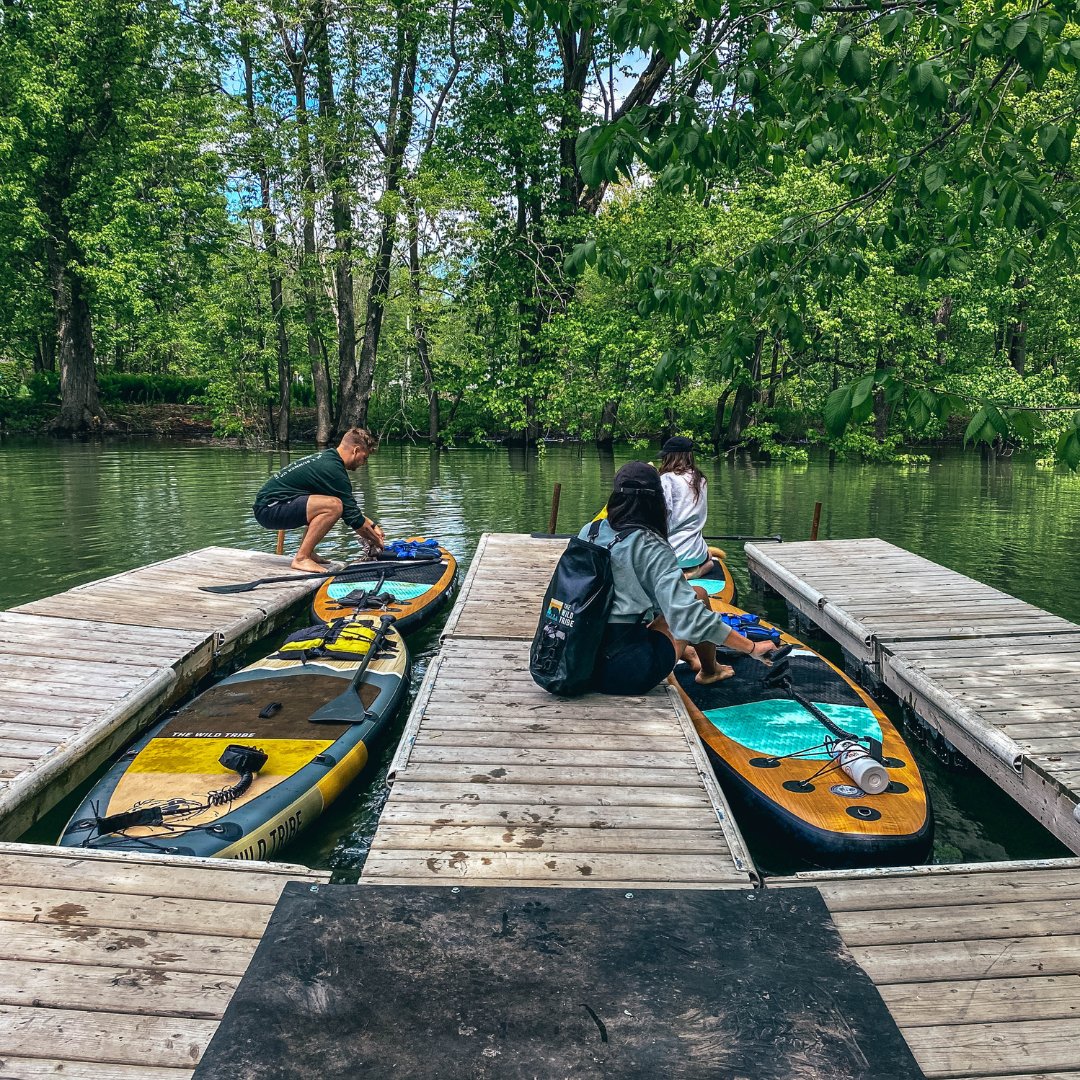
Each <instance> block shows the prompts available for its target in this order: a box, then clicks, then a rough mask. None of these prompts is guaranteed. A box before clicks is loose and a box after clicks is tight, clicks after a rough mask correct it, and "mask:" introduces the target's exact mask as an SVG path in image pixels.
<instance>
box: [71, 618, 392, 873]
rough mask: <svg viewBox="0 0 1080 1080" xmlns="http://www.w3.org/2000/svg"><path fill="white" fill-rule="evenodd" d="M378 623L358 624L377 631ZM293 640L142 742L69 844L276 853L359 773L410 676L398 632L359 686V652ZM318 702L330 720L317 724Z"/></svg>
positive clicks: (82, 812)
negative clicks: (331, 651)
mask: <svg viewBox="0 0 1080 1080" xmlns="http://www.w3.org/2000/svg"><path fill="white" fill-rule="evenodd" d="M375 621H376V620H373V619H370V618H368V619H366V620H352V621H351V622H352V623H359V622H362V623H363V624H366V627H367V628H368V629H374V626H373V624H374V623H375ZM339 628H340V624H339ZM318 629H319V630H323V629H325V628H323V627H321V626H320V627H319V628H318ZM355 629H356V626H350V627H349V630H350V632H352V631H353V630H355ZM315 630H316V628H312V632H315ZM345 636H346V635H339V637H340V638H341V640H344V639H345ZM293 637H294V638H297V639H298V640H297V641H296V642H294V644H297V645H300V646H304V647H305V648H301V649H299V650H296V651H293V652H291V653H290V652H286V653H282V652H280V651H279V652H277V653H275V654H273V655H272V656H270V657H267V658H266V659H263V660H260V661H259V662H258V663H255V664H252V665H250V666H249V667H246V668H244V669H243V670H241V671H238V672H236V674H234V675H230V676H229V677H228V678H226V679H223V680H222V681H221V682H220V683H218V684H217V685H216V686H213V687H211V688H210V689H209V690H207V691H206V692H205V693H202V694H200V695H199V696H198V697H196V698H195V699H194V700H193V701H191V702H190V703H189V704H187V705H185V706H183V707H182V708H181V709H179V710H178V711H177V712H175V713H174V714H173V715H171V716H169V717H167V718H166V719H165V720H163V721H162V722H161V723H160V724H158V725H157V726H156V727H155V728H153V729H152V730H151V731H150V732H149V734H147V735H146V736H145V737H144V738H142V739H141V740H140V741H139V742H138V743H136V744H135V745H134V746H133V747H132V748H131V749H130V750H129V751H128V752H127V753H126V754H124V755H123V757H121V758H120V760H119V761H117V762H116V764H115V765H113V767H112V768H111V769H110V770H109V771H108V773H107V774H106V775H105V776H104V777H103V778H102V780H101V781H100V782H99V783H98V784H97V785H96V786H95V787H94V788H93V790H92V791H91V792H90V793H89V795H87V797H86V799H85V800H84V801H83V803H82V805H81V806H80V807H79V809H78V810H77V811H76V812H75V814H74V816H73V817H72V819H71V820H70V821H69V822H68V825H67V827H66V829H65V830H64V833H63V835H62V836H61V838H60V841H59V842H60V844H61V845H62V846H66V847H89V848H97V849H105V850H110V851H116V850H123V851H141V852H162V853H167V854H175V855H199V856H220V857H223V858H231V859H268V858H271V857H272V856H275V855H277V854H278V853H279V852H280V851H281V849H282V848H283V847H285V846H286V845H287V844H288V843H289V842H291V841H292V840H293V839H294V838H295V837H296V836H297V835H298V834H299V833H300V832H302V831H303V830H304V829H305V828H307V827H308V826H309V825H310V824H311V823H312V822H313V821H315V819H316V818H318V817H319V815H320V814H321V813H322V812H323V811H324V810H325V809H326V807H327V806H329V805H330V804H331V803H332V802H333V801H334V800H335V799H336V798H337V797H338V796H339V795H340V794H341V792H342V791H343V790H344V789H345V788H346V787H347V786H348V784H349V783H350V782H351V781H352V780H354V779H355V778H356V777H357V776H358V775H359V773H360V771H361V770H362V769H363V768H364V765H365V764H366V763H367V759H368V747H369V745H370V744H371V743H372V741H373V740H374V739H376V738H377V737H378V736H379V734H380V733H381V731H382V730H383V729H384V728H385V727H386V726H387V724H388V723H389V721H390V720H391V719H392V718H393V716H394V713H395V712H396V711H397V709H398V707H399V706H400V704H401V702H402V700H403V698H404V696H405V692H406V689H407V686H408V673H409V657H408V653H407V651H406V648H405V643H404V642H403V641H402V639H401V636H400V635H399V634H398V633H397V631H396V628H393V627H391V628H390V630H389V633H388V634H387V636H386V639H385V642H384V644H383V646H382V647H381V648H380V649H379V650H378V651H377V652H376V654H375V655H374V656H373V657H372V659H371V660H370V661H369V663H368V666H367V669H366V671H365V672H364V673H363V676H362V679H361V682H360V684H359V686H358V687H353V686H352V685H351V683H352V680H353V678H354V676H355V675H356V674H357V669H358V667H359V666H360V663H361V662H362V660H361V658H360V657H359V656H357V658H356V659H338V658H336V657H333V656H331V655H327V651H326V650H325V649H320V648H318V647H317V646H316V645H311V647H310V648H306V646H308V645H309V642H308V641H306V640H304V639H303V637H302V635H293ZM319 653H322V654H323V655H318V654H319ZM344 655H350V654H349V653H347V652H346V653H344ZM352 655H355V654H352ZM292 656H295V657H296V658H295V659H293V658H287V657H292ZM320 709H324V711H326V712H327V713H328V714H329V719H328V721H327V722H313V717H314V718H315V720H318V717H319V710H320ZM260 758H262V759H263V760H262V761H260ZM223 759H224V761H225V764H223V763H222V761H223ZM253 766H257V771H255V772H254V773H252V772H251V769H252V767H253ZM244 772H247V773H248V776H249V781H248V783H247V785H246V786H245V783H244V775H243V774H244Z"/></svg>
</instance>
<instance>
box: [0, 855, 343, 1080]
mask: <svg viewBox="0 0 1080 1080" xmlns="http://www.w3.org/2000/svg"><path fill="white" fill-rule="evenodd" d="M328 878H329V875H328V874H325V873H317V872H313V871H310V870H306V869H304V868H303V867H298V866H290V865H287V864H284V863H281V864H270V863H245V862H234V861H231V860H224V859H222V860H210V859H192V858H186V857H178V856H162V855H146V856H137V855H120V854H111V853H106V852H89V851H71V850H64V849H59V848H46V847H36V846H32V845H28V844H0V931H2V932H0V1076H3V1077H4V1080H23V1078H25V1080H31V1078H37V1077H45V1076H64V1077H78V1078H80V1080H127V1078H130V1080H184V1078H185V1077H188V1076H190V1075H191V1073H192V1070H193V1069H194V1067H195V1065H196V1064H197V1063H198V1061H199V1059H200V1058H201V1056H202V1054H203V1051H204V1050H205V1049H206V1046H207V1044H208V1043H209V1041H210V1037H211V1036H212V1035H213V1033H214V1031H215V1029H216V1028H217V1025H218V1021H219V1020H220V1019H221V1016H222V1014H223V1013H224V1011H225V1007H226V1006H227V1005H228V1003H229V1000H230V999H231V998H232V995H233V991H234V990H235V989H236V987H237V985H238V983H239V982H240V978H241V976H242V975H243V974H244V972H245V971H246V970H247V966H248V964H249V962H250V961H251V957H252V955H253V954H254V952H255V948H256V946H257V945H258V943H259V939H260V937H261V936H262V933H263V931H264V929H265V928H266V923H267V921H268V920H269V918H270V913H271V912H272V911H273V909H274V905H275V904H276V903H277V900H278V897H279V896H280V894H281V890H282V889H283V888H284V887H285V884H286V882H288V881H290V880H299V881H308V882H311V883H312V884H313V885H316V886H318V885H319V884H320V883H322V882H325V881H326V880H327V879H328Z"/></svg>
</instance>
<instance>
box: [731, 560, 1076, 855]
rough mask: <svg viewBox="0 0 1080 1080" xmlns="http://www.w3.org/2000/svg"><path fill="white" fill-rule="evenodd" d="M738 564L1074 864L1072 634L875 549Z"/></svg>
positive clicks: (926, 564) (960, 578)
mask: <svg viewBox="0 0 1080 1080" xmlns="http://www.w3.org/2000/svg"><path fill="white" fill-rule="evenodd" d="M746 556H747V562H748V565H749V568H750V573H751V575H752V576H754V577H757V578H759V579H761V580H762V581H763V582H764V583H765V584H766V585H767V586H768V587H769V588H771V589H773V590H775V591H776V592H778V593H779V594H780V595H781V596H782V597H783V598H784V599H785V600H786V601H787V602H788V604H789V605H791V606H792V607H793V608H795V609H796V610H797V611H798V612H799V613H800V614H801V615H803V616H804V617H805V618H807V619H809V620H811V621H812V622H814V623H816V624H817V625H818V626H819V627H820V628H821V629H822V630H823V631H824V632H825V633H826V634H828V635H829V636H830V637H833V638H835V639H836V640H837V641H838V642H839V643H840V644H841V645H842V647H843V649H844V651H845V652H846V653H847V654H848V655H849V656H850V657H852V658H853V659H854V660H855V661H856V662H857V663H859V664H861V665H864V667H865V668H866V670H867V671H868V672H869V674H870V675H871V677H872V678H873V679H874V680H876V681H878V682H880V683H883V684H884V685H885V686H887V687H888V688H889V689H890V690H892V691H893V693H895V694H896V695H897V697H898V698H900V700H901V701H902V702H904V704H905V705H907V706H909V707H910V708H911V709H913V710H914V711H915V712H916V713H917V714H918V715H919V716H921V717H922V718H923V720H925V721H926V722H927V723H928V724H930V725H931V726H932V727H933V728H935V729H937V730H939V731H940V732H941V733H942V734H943V735H944V736H945V737H946V738H947V739H948V740H949V742H951V743H952V744H953V745H954V746H956V747H957V748H958V749H959V750H961V751H962V752H963V753H964V754H965V756H967V757H968V758H969V759H970V760H971V761H972V762H973V763H974V764H975V765H977V766H978V767H979V768H980V769H982V771H983V772H985V773H986V774H987V776H989V777H990V779H992V780H993V781H994V782H995V783H996V784H998V785H999V786H1000V787H1001V788H1003V789H1004V790H1005V791H1006V792H1008V794H1009V795H1011V796H1012V797H1013V798H1014V799H1015V800H1016V801H1017V802H1018V803H1020V805H1021V806H1023V807H1024V808H1025V809H1026V810H1027V811H1028V812H1029V813H1030V814H1031V815H1032V816H1033V817H1035V818H1036V820H1038V821H1039V822H1041V824H1042V825H1044V826H1045V827H1046V828H1047V829H1049V830H1050V832H1052V833H1053V834H1054V835H1055V836H1057V837H1058V839H1060V840H1061V841H1062V843H1064V844H1065V845H1066V846H1067V847H1068V848H1069V849H1070V850H1071V851H1074V852H1077V853H1080V819H1078V818H1077V813H1078V810H1077V806H1078V803H1080V689H1078V688H1077V678H1078V676H1080V626H1077V625H1076V624H1074V623H1071V622H1068V621H1067V620H1065V619H1061V618H1059V617H1058V616H1056V615H1052V614H1050V613H1049V612H1046V611H1043V610H1042V609H1040V608H1037V607H1034V606H1032V605H1031V604H1026V603H1024V602H1023V601H1021V600H1018V599H1016V598H1015V597H1012V596H1009V595H1008V594H1006V593H1003V592H1000V591H998V590H997V589H993V588H991V587H990V586H988V585H983V584H981V583H980V582H977V581H973V580H972V579H971V578H968V577H965V576H964V575H963V574H958V573H956V572H955V571H954V570H949V569H947V568H946V567H944V566H939V565H937V564H936V563H933V562H931V561H929V560H928V559H924V558H921V557H920V556H918V555H914V554H912V553H911V552H909V551H905V550H904V549H903V548H899V547H895V546H894V545H892V544H888V543H886V542H885V541H884V540H876V539H868V540H830V541H815V542H804V543H796V544H779V545H773V546H770V547H768V548H765V547H759V546H756V545H753V544H748V545H747V546H746Z"/></svg>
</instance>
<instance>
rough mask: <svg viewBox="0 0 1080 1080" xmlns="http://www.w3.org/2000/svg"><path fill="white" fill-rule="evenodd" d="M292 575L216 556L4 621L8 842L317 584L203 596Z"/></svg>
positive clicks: (2, 724)
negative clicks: (214, 589)
mask: <svg viewBox="0 0 1080 1080" xmlns="http://www.w3.org/2000/svg"><path fill="white" fill-rule="evenodd" d="M289 572H290V571H289V560H288V559H287V558H284V557H281V556H277V555H267V554H265V553H262V552H257V551H243V550H238V549H234V548H219V547H209V548H203V549H202V550H200V551H194V552H191V553H189V554H187V555H181V556H178V557H176V558H173V559H166V560H165V561H163V562H159V563H154V564H152V565H150V566H143V567H139V568H138V569H135V570H129V571H126V572H125V573H122V574H116V575H113V576H112V577H108V578H104V579H102V580H100V581H93V582H90V583H88V584H86V585H79V586H77V587H76V588H74V589H69V590H68V591H67V592H63V593H59V594H58V595H56V596H49V597H45V598H44V599H41V600H35V601H33V602H32V603H29V604H23V605H22V606H20V607H17V608H13V609H12V610H11V611H4V612H0V838H2V839H15V838H17V837H18V836H20V835H21V834H22V833H23V832H25V831H26V829H27V828H28V827H29V826H30V825H32V824H33V823H34V821H36V820H37V819H38V818H39V817H40V816H41V815H42V814H43V813H45V812H46V811H47V810H49V809H50V808H51V807H52V806H53V805H55V804H56V803H57V802H58V801H59V800H60V799H61V798H62V797H63V796H64V795H66V794H67V793H68V792H69V791H71V790H72V789H73V788H75V787H76V786H77V785H78V784H80V783H81V782H82V781H83V780H85V779H86V778H87V777H88V776H90V775H91V774H92V773H93V772H94V771H95V770H96V769H97V768H98V767H99V766H100V765H101V764H103V763H104V762H105V761H107V760H108V759H109V758H110V757H112V756H113V755H114V754H115V753H116V752H117V751H118V750H119V749H120V748H121V747H122V746H124V745H125V744H126V743H127V742H129V741H130V740H131V738H132V737H133V736H134V735H135V734H136V733H137V732H138V731H139V730H140V729H141V728H143V727H145V726H146V725H147V724H149V723H150V722H151V721H152V720H153V719H154V718H155V717H156V716H157V715H158V714H160V713H161V712H162V711H163V710H164V709H165V708H167V707H168V706H169V705H170V704H172V703H173V702H174V701H176V700H178V699H179V698H180V697H181V696H182V695H183V694H185V693H187V691H188V690H189V689H190V688H191V687H192V686H193V685H194V684H195V683H197V682H198V681H199V680H200V679H202V678H203V677H204V676H205V675H207V674H209V673H210V671H211V670H212V669H213V667H214V665H215V664H216V663H218V662H219V661H220V660H222V659H224V658H226V657H228V656H229V655H231V654H232V653H234V652H235V651H236V650H238V649H240V648H243V647H244V646H246V645H248V644H250V643H251V642H252V641H255V640H257V639H258V638H259V637H261V636H263V635H264V634H267V633H270V632H271V631H273V630H274V629H276V628H277V627H278V626H279V625H281V624H282V623H283V622H284V621H285V620H286V619H288V618H289V617H290V616H291V614H292V608H293V605H294V604H295V603H296V602H297V601H299V600H300V599H302V598H303V597H305V596H307V595H309V594H310V593H312V592H313V591H314V590H315V588H316V587H317V585H318V582H312V581H297V582H287V583H284V584H279V585H267V586H263V587H260V588H259V589H257V590H255V591H253V592H249V593H240V594H236V595H231V596H215V595H213V594H211V593H204V592H200V591H199V588H198V587H199V586H200V585H223V584H230V583H238V582H243V581H249V580H253V579H255V578H259V577H264V576H278V575H281V574H288V573H289Z"/></svg>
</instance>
